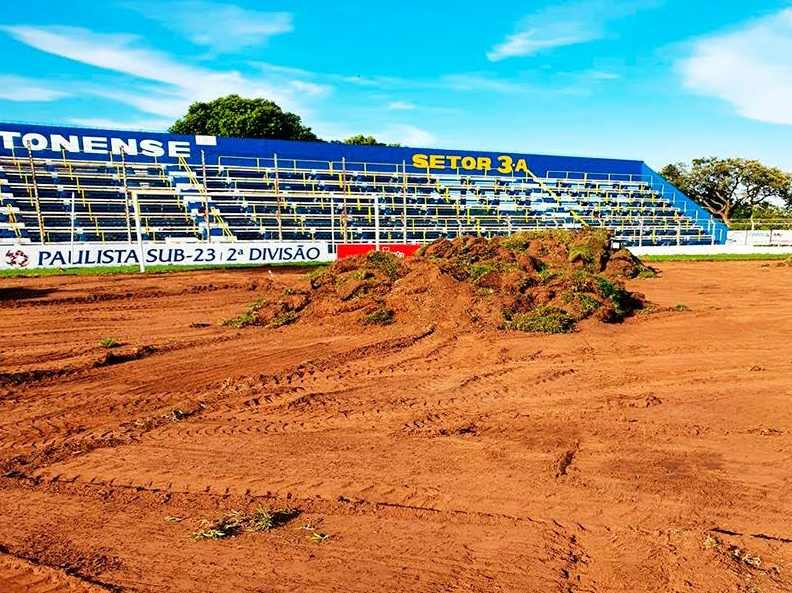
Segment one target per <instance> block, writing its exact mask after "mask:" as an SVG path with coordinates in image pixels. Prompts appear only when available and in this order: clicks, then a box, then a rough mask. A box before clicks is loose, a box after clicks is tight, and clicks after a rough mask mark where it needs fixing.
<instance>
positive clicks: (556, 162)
mask: <svg viewBox="0 0 792 593" xmlns="http://www.w3.org/2000/svg"><path fill="white" fill-rule="evenodd" d="M9 132H10V133H16V134H17V136H14V137H11V136H8V133H9ZM25 134H39V135H41V136H43V137H44V138H45V139H46V141H47V147H46V148H44V149H41V150H34V151H33V152H34V156H36V157H39V158H57V157H60V156H61V151H60V150H56V151H52V150H51V149H50V142H49V140H50V136H51V135H53V134H57V135H60V136H64V137H66V138H67V139H68V138H69V137H74V138H73V139H75V138H76V140H77V141H79V143H80V149H81V150H80V151H79V152H67V157H68V158H85V159H95V160H101V159H103V158H106V157H107V150H108V149H107V148H105V149H104V150H101V148H97V152H95V153H86V152H84V150H83V149H84V146H83V144H84V138H86V137H89V138H92V137H93V138H101V139H108V138H119V139H122V140H128V139H135V140H137V141H138V144H140V142H141V141H142V140H153V141H156V142H159V143H161V144H162V145H163V147H164V148H165V150H166V154H165V155H162V156H158V157H157V160H158V161H160V162H175V161H176V160H177V157H175V156H168V154H167V143H168V142H181V143H185V144H186V145H187V146H189V156H185V158H186V160H187V162H189V163H191V164H198V163H200V162H201V150H203V151H204V153H205V158H206V162H207V163H208V164H216V163H217V162H218V158H219V157H224V158H223V162H236V164H240V165H241V164H243V162H244V161H243V160H241V159H240V158H239V157H252V158H255V157H260V158H272V156H273V154H277V155H278V158H279V159H280V160H283V161H287V160H289V159H297V160H298V161H306V160H317V161H341V159H342V158H346V160H347V161H351V162H366V163H386V164H389V165H390V166H389V167H388V168H389V169H390V170H392V169H393V168H394V167H395V166H396V165H399V166H401V163H402V161H405V162H406V163H407V165H408V171H409V170H410V168H411V163H412V156H413V155H414V154H416V153H420V154H426V155H432V154H437V155H452V154H453V155H464V156H473V157H486V158H490V159H492V160H493V163H495V165H494V166H497V162H498V161H497V158H498V157H499V156H501V155H507V156H510V157H511V158H512V159H513V160H514V162H515V163H516V162H517V161H518V160H519V159H521V158H522V159H525V160H526V163H527V165H528V167H529V168H530V169H531V170H532V171H533V172H534V173H535V174H536V175H539V176H542V175H545V174H546V173H547V171H580V172H584V171H585V172H596V173H603V174H628V175H629V174H632V175H640V174H641V165H642V164H643V163H642V162H641V161H631V160H622V159H597V158H585V157H564V156H548V155H539V154H519V153H495V152H482V151H471V150H444V149H432V148H421V149H416V148H406V147H403V148H392V147H383V146H352V145H348V144H340V143H332V142H289V141H285V140H246V139H241V138H223V137H220V136H218V137H212V138H214V140H215V141H216V145H214V146H212V145H206V144H201V143H200V140H197V138H196V137H195V136H183V135H178V134H163V133H158V132H124V131H118V130H106V129H86V128H73V127H61V126H40V125H28V124H14V123H0V154H10V152H11V149H10V147H9V146H8V143H9V142H11V141H12V142H13V145H14V147H15V150H16V151H17V154H22V155H27V150H26V149H25V148H24V145H23V143H22V138H23V137H24V136H25ZM39 140H40V139H39V138H34V139H33V144H34V147H35V146H36V144H37V143H38V141H39ZM95 146H100V147H101V146H104V144H102V143H101V142H100V143H98V144H96V145H95ZM178 148H181V147H178ZM184 152H187V151H186V150H185V151H184ZM116 153H117V154H118V151H116ZM226 157H237V160H236V161H235V160H233V159H231V160H229V159H228V158H226ZM127 158H128V160H130V161H143V162H150V161H151V160H152V157H151V156H144V155H137V156H128V157H127ZM290 164H291V163H285V165H286V166H289V165H290ZM446 171H447V172H448V173H453V172H455V171H454V170H453V169H451V168H447V169H446ZM433 172H442V170H434V169H433ZM471 173H473V172H471ZM489 174H493V175H496V174H498V173H497V172H496V171H494V170H493V171H490V172H489Z"/></svg>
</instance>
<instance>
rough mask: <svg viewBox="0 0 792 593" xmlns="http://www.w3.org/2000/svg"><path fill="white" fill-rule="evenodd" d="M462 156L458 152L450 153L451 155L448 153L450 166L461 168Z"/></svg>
mask: <svg viewBox="0 0 792 593" xmlns="http://www.w3.org/2000/svg"><path fill="white" fill-rule="evenodd" d="M461 158H462V157H461V156H459V155H458V154H450V155H448V166H449V167H451V168H452V169H457V168H459V159H461Z"/></svg>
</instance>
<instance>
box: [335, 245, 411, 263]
mask: <svg viewBox="0 0 792 593" xmlns="http://www.w3.org/2000/svg"><path fill="white" fill-rule="evenodd" d="M421 247H423V246H422V245H413V244H407V243H394V244H391V245H380V248H379V250H380V251H389V252H390V253H393V254H394V255H395V256H396V257H408V256H410V255H415V252H416V251H418V250H419V249H420V248H421ZM376 248H377V247H376V246H375V245H374V244H373V243H361V244H353V245H339V246H338V259H341V258H343V257H349V256H351V255H361V254H363V253H368V252H369V251H374V250H375V249H376Z"/></svg>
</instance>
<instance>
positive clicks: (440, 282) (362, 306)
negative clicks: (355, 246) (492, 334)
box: [230, 230, 653, 333]
mask: <svg viewBox="0 0 792 593" xmlns="http://www.w3.org/2000/svg"><path fill="white" fill-rule="evenodd" d="M610 240H611V236H610V234H609V233H608V232H607V231H603V230H583V231H577V232H576V231H560V230H553V231H541V232H524V233H516V234H513V235H511V236H509V237H496V238H493V239H484V238H480V237H469V236H466V237H459V238H457V239H454V240H452V241H449V240H446V239H440V240H438V241H435V242H434V243H431V244H429V245H427V246H425V247H423V248H422V249H421V250H420V251H419V252H418V253H417V255H416V256H414V257H412V258H408V259H400V258H398V257H396V256H394V255H393V254H391V253H388V252H382V251H380V252H370V253H368V254H366V255H359V256H355V257H349V258H346V259H342V260H339V261H337V262H335V263H334V264H332V265H330V266H328V267H327V268H324V269H320V270H317V271H316V272H314V273H313V274H311V275H310V277H309V279H308V281H309V283H310V286H308V287H306V288H305V289H293V288H292V289H287V290H284V291H282V292H281V293H279V294H271V295H270V298H267V299H263V300H261V301H257V302H256V303H254V304H253V305H252V306H251V308H250V310H249V311H248V312H247V313H246V314H245V315H243V316H241V317H240V318H238V319H237V320H231V321H230V322H234V321H239V320H241V322H240V323H235V324H236V325H248V324H258V325H266V326H269V327H279V326H281V325H285V324H287V323H294V322H297V321H314V322H319V323H323V324H343V325H345V326H349V325H351V324H357V325H359V326H366V325H389V324H392V323H408V324H423V325H425V326H443V325H445V326H453V327H456V328H471V329H474V328H480V329H485V328H498V329H513V330H520V331H542V332H553V333H558V332H568V331H572V330H573V329H574V328H575V324H576V323H577V322H578V321H581V320H583V319H586V318H588V317H595V318H597V319H599V320H601V321H603V322H606V323H614V322H619V321H621V320H623V319H624V318H625V317H627V316H629V315H632V314H633V312H634V311H635V310H636V309H640V308H641V307H643V304H644V298H643V295H640V294H637V293H630V292H628V291H627V290H626V289H625V288H624V281H625V280H626V279H629V278H635V277H636V276H639V275H651V274H652V273H653V271H652V270H651V269H650V268H648V267H646V266H644V265H643V264H642V263H641V262H640V261H639V260H638V259H637V258H636V257H635V256H633V255H632V254H631V253H630V252H629V251H627V250H625V249H622V250H613V249H611V247H610V242H611V241H610Z"/></svg>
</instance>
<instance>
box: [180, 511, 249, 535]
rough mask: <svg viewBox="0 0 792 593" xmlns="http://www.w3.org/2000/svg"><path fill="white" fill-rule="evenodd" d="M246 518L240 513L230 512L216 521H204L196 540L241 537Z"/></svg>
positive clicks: (196, 533)
mask: <svg viewBox="0 0 792 593" xmlns="http://www.w3.org/2000/svg"><path fill="white" fill-rule="evenodd" d="M243 523H244V517H243V516H242V513H240V512H239V511H230V512H228V513H226V514H225V515H223V516H222V517H220V518H219V519H215V520H214V521H207V520H204V521H202V522H201V529H199V530H198V531H196V532H194V533H193V534H192V537H193V539H194V540H204V539H225V538H228V537H234V536H235V535H239V533H240V532H241V531H242V527H243Z"/></svg>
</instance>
